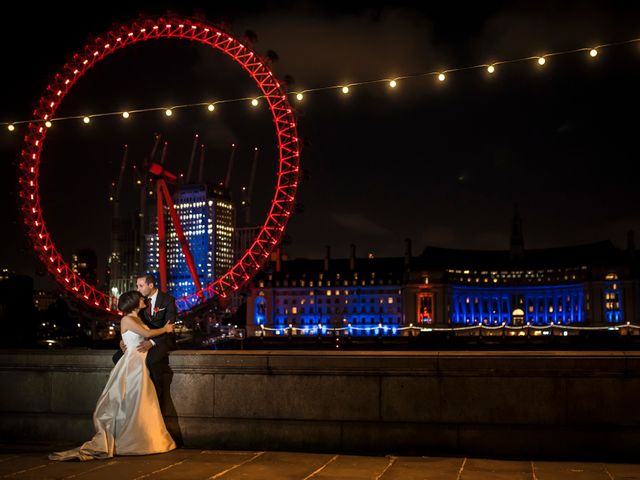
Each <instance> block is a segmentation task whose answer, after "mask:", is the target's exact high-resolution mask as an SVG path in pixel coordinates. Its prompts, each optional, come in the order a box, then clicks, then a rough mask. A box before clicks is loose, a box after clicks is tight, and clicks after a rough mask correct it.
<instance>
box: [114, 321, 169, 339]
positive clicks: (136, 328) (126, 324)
mask: <svg viewBox="0 0 640 480" xmlns="http://www.w3.org/2000/svg"><path fill="white" fill-rule="evenodd" d="M168 325H169V324H167V325H165V326H164V327H162V328H154V329H151V328H149V327H147V326H146V325H140V324H139V323H138V322H136V321H135V320H133V319H132V318H129V317H124V318H123V319H122V323H121V325H120V329H121V330H122V329H123V328H124V329H126V330H131V331H132V332H134V333H137V334H138V335H140V336H141V337H145V338H152V337H157V336H158V335H163V334H165V333H167V332H169V331H171V330H173V326H172V325H171V326H168Z"/></svg>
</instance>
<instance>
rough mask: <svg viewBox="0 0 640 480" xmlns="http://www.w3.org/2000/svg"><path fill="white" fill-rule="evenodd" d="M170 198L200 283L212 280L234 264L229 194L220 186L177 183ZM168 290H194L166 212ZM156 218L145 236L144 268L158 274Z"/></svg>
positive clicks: (176, 293) (175, 293)
mask: <svg viewBox="0 0 640 480" xmlns="http://www.w3.org/2000/svg"><path fill="white" fill-rule="evenodd" d="M173 202H174V205H175V209H176V212H177V214H178V216H179V218H180V224H181V225H182V228H183V231H184V235H185V237H186V240H187V242H188V244H189V250H190V251H191V254H192V255H193V260H194V263H195V267H196V270H197V272H198V277H199V278H200V282H201V284H202V285H203V286H205V285H207V284H209V283H211V282H213V281H214V280H215V279H217V278H219V277H220V276H221V275H223V274H224V273H225V272H227V271H228V270H229V269H230V268H231V267H232V266H233V230H234V227H233V225H234V209H233V204H232V203H231V200H230V198H229V194H228V192H227V191H226V190H224V189H222V188H221V187H211V186H207V185H203V184H202V185H180V186H178V187H177V189H176V191H175V193H174V194H173ZM166 219H167V220H166V221H167V268H168V272H167V273H168V275H167V276H168V285H167V286H168V290H169V292H170V293H171V294H172V295H173V296H174V297H176V298H179V297H183V296H185V295H188V294H192V293H194V291H195V287H194V285H193V280H192V278H191V274H190V273H189V269H188V267H187V264H186V262H185V259H184V254H183V252H182V247H181V246H180V242H179V241H178V236H177V234H176V232H175V229H174V228H173V224H172V222H171V221H170V217H169V215H168V214H167V216H166ZM156 222H157V219H155V218H153V219H152V225H151V231H152V232H154V233H151V234H147V235H146V236H145V237H146V238H145V270H146V271H148V272H150V273H153V274H156V275H157V274H158V270H159V259H158V234H157V227H156Z"/></svg>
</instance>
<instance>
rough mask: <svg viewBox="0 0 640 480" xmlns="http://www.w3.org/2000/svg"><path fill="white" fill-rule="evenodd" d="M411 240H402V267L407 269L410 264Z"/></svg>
mask: <svg viewBox="0 0 640 480" xmlns="http://www.w3.org/2000/svg"><path fill="white" fill-rule="evenodd" d="M411 256H412V255H411V239H410V238H405V239H404V266H405V267H408V266H409V265H410V264H411Z"/></svg>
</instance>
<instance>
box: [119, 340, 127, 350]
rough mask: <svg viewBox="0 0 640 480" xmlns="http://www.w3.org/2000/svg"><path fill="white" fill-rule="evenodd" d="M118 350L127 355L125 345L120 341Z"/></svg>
mask: <svg viewBox="0 0 640 480" xmlns="http://www.w3.org/2000/svg"><path fill="white" fill-rule="evenodd" d="M120 350H122V353H127V345H126V344H125V343H124V340H120Z"/></svg>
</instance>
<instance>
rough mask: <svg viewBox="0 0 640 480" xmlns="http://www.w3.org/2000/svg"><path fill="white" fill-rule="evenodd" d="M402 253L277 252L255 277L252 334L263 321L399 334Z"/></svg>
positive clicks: (280, 328)
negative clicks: (290, 256)
mask: <svg viewBox="0 0 640 480" xmlns="http://www.w3.org/2000/svg"><path fill="white" fill-rule="evenodd" d="M403 265H404V262H403V259H402V258H382V259H368V258H367V259H358V258H356V257H355V247H353V246H352V252H351V256H350V258H348V259H331V258H330V256H329V249H328V248H327V254H326V256H325V259H324V261H323V260H306V259H297V260H289V261H282V259H281V258H277V259H276V261H275V262H272V263H271V264H270V267H271V268H270V269H269V270H270V271H264V272H261V273H260V274H259V275H258V276H257V277H256V278H255V279H254V281H253V285H252V287H251V291H250V296H249V299H248V303H247V329H248V334H249V335H251V334H255V333H256V332H259V331H260V330H261V326H267V327H269V328H273V329H275V334H284V333H285V331H286V329H287V327H289V325H291V326H293V327H296V330H295V333H296V334H299V335H319V334H326V333H327V329H328V328H344V329H345V331H348V333H349V334H350V335H375V336H377V335H397V334H398V327H400V326H402V325H404V323H405V318H404V317H405V315H404V312H403V309H402V305H403V301H402V283H403V272H404V267H403Z"/></svg>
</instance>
